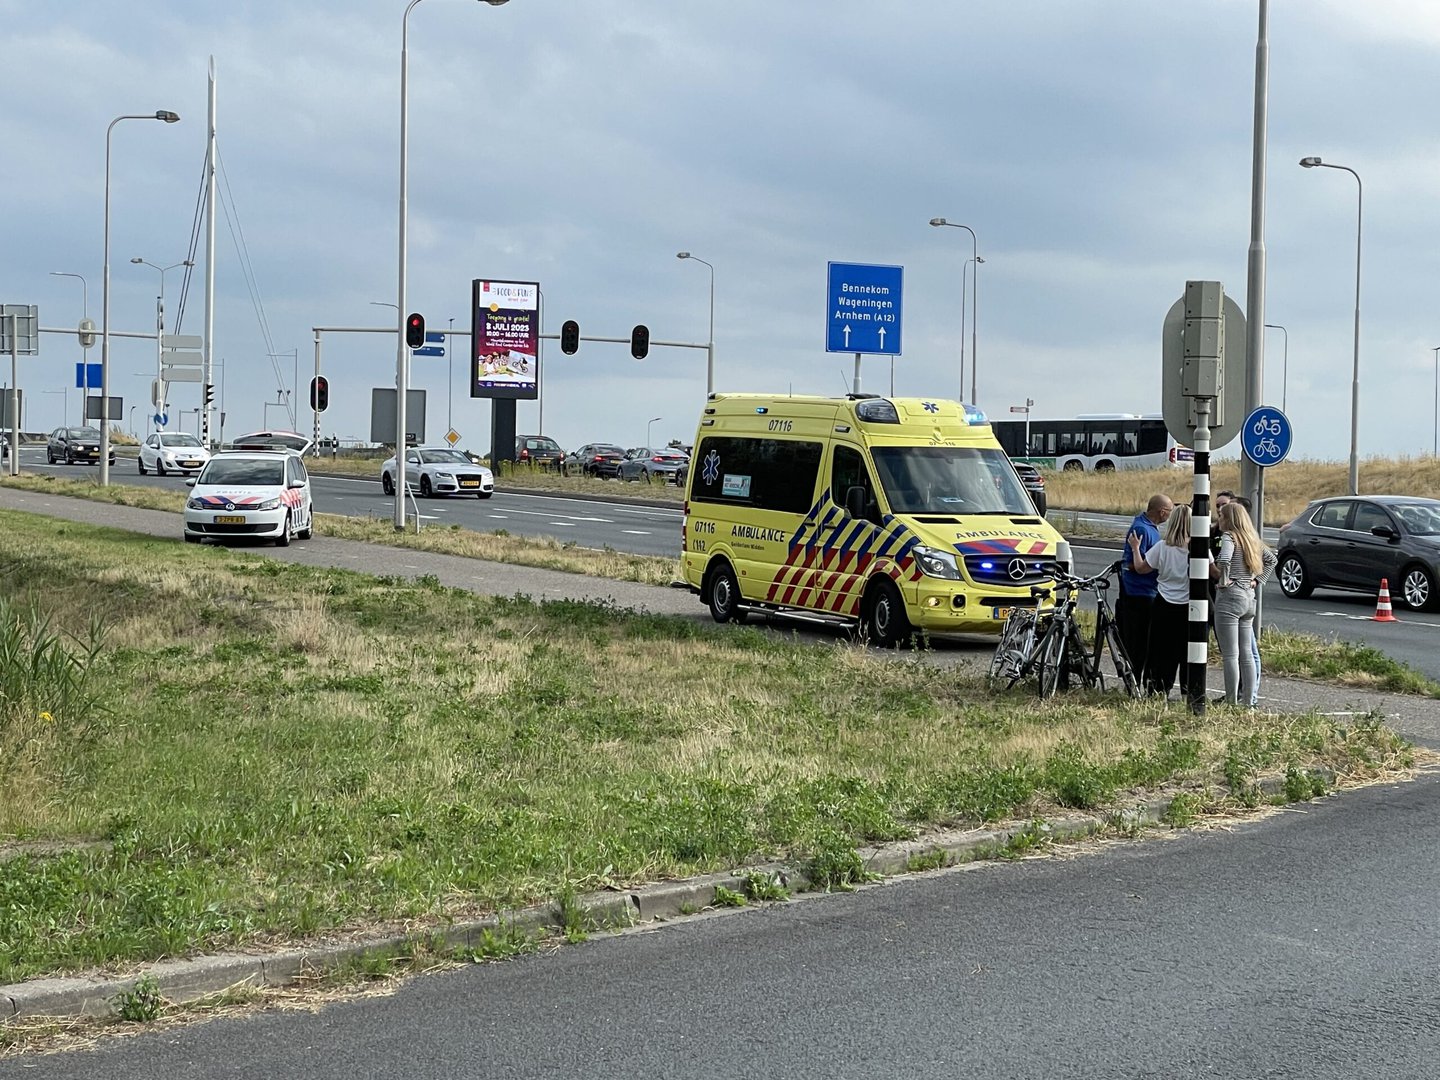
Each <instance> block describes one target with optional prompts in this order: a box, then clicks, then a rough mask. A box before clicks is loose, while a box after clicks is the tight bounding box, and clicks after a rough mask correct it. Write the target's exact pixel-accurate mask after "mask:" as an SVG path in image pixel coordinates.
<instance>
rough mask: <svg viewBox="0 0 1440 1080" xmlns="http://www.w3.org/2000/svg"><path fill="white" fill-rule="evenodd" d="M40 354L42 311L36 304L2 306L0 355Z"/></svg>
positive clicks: (0, 313) (0, 307)
mask: <svg viewBox="0 0 1440 1080" xmlns="http://www.w3.org/2000/svg"><path fill="white" fill-rule="evenodd" d="M39 352H40V309H39V308H38V307H36V306H35V305H34V304H0V353H15V354H17V355H19V356H35V355H36V354H37V353H39Z"/></svg>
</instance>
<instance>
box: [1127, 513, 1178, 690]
mask: <svg viewBox="0 0 1440 1080" xmlns="http://www.w3.org/2000/svg"><path fill="white" fill-rule="evenodd" d="M1129 542H1130V561H1131V562H1132V563H1133V564H1134V566H1135V569H1136V570H1138V571H1140V573H1142V574H1146V573H1149V572H1150V571H1152V570H1154V571H1155V572H1156V573H1157V575H1158V577H1157V578H1156V584H1155V600H1154V602H1153V605H1152V607H1151V609H1150V642H1149V648H1148V649H1147V653H1148V657H1149V660H1148V663H1147V665H1146V688H1147V689H1148V690H1149V691H1150V692H1151V693H1152V694H1160V695H1162V696H1168V695H1169V693H1170V690H1171V688H1172V687H1174V685H1175V683H1176V675H1177V674H1178V675H1179V683H1180V692H1181V693H1182V694H1183V693H1185V683H1186V675H1187V670H1186V669H1187V665H1186V664H1185V652H1186V645H1187V643H1188V642H1189V640H1190V507H1189V506H1188V505H1186V504H1184V503H1181V504H1180V505H1179V506H1177V507H1175V512H1174V513H1172V514H1171V515H1170V520H1169V521H1167V522H1166V523H1165V538H1164V539H1163V540H1161V541H1160V543H1158V544H1155V545H1153V546H1152V547H1151V548H1150V550H1149V551H1143V552H1142V551H1141V550H1140V538H1139V537H1138V536H1136V535H1135V534H1134V533H1131V534H1130V537H1129Z"/></svg>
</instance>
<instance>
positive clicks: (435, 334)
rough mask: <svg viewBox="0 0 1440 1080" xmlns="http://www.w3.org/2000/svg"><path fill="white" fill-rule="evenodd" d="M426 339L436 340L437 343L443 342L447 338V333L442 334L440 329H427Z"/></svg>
mask: <svg viewBox="0 0 1440 1080" xmlns="http://www.w3.org/2000/svg"><path fill="white" fill-rule="evenodd" d="M425 340H426V341H434V342H436V343H441V342H443V341H444V340H445V335H444V334H442V333H441V332H440V331H439V330H426V331H425Z"/></svg>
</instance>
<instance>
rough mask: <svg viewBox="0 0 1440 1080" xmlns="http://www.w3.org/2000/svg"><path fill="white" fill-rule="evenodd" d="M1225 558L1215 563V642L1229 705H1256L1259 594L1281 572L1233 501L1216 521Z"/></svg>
mask: <svg viewBox="0 0 1440 1080" xmlns="http://www.w3.org/2000/svg"><path fill="white" fill-rule="evenodd" d="M1216 520H1217V522H1218V524H1219V526H1220V554H1219V556H1218V557H1217V558H1216V559H1215V566H1216V569H1217V571H1218V580H1217V582H1216V588H1215V638H1216V640H1217V641H1219V642H1220V659H1221V661H1222V663H1223V664H1224V668H1225V702H1226V704H1229V705H1234V704H1236V703H1237V702H1239V701H1243V702H1245V704H1247V705H1249V704H1251V703H1252V702H1253V700H1254V699H1253V696H1252V691H1253V690H1254V687H1255V678H1256V671H1255V648H1254V645H1255V638H1254V632H1255V592H1256V590H1257V589H1258V588H1259V587H1261V586H1262V585H1264V584H1265V582H1266V581H1268V580H1269V579H1270V575H1271V573H1273V572H1274V570H1275V561H1276V560H1275V553H1274V552H1273V551H1271V550H1270V549H1269V548H1268V547H1266V546H1265V542H1264V541H1263V540H1261V539H1260V534H1259V533H1257V532H1256V531H1255V525H1254V523H1253V522H1251V520H1250V514H1249V513H1248V512H1247V511H1246V509H1245V507H1243V506H1241V505H1240V503H1239V502H1235V501H1232V502H1228V503H1226V504H1225V506H1224V508H1223V509H1221V511H1220V514H1219V517H1218V518H1217V519H1216Z"/></svg>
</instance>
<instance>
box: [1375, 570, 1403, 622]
mask: <svg viewBox="0 0 1440 1080" xmlns="http://www.w3.org/2000/svg"><path fill="white" fill-rule="evenodd" d="M1374 621H1375V622H1399V621H1400V620H1399V619H1397V618H1395V613H1394V612H1392V611H1391V610H1390V582H1389V580H1388V579H1386V578H1383V577H1382V578H1381V579H1380V598H1379V599H1378V600H1376V601H1375V619H1374Z"/></svg>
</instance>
